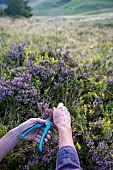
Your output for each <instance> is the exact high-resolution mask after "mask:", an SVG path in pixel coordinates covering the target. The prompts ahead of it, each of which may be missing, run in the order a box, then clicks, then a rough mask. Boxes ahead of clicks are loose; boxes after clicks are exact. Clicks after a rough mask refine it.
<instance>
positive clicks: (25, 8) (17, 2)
mask: <svg viewBox="0 0 113 170" xmlns="http://www.w3.org/2000/svg"><path fill="white" fill-rule="evenodd" d="M5 5H6V7H4V8H2V7H1V8H0V16H10V17H26V18H29V17H31V16H32V9H31V7H30V6H29V5H28V1H24V0H7V1H6V4H5Z"/></svg>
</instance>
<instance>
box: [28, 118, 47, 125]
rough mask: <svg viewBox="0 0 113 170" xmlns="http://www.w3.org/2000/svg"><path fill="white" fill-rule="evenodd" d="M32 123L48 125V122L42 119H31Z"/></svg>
mask: <svg viewBox="0 0 113 170" xmlns="http://www.w3.org/2000/svg"><path fill="white" fill-rule="evenodd" d="M30 121H31V122H32V124H36V123H46V120H44V119H41V118H31V119H30Z"/></svg>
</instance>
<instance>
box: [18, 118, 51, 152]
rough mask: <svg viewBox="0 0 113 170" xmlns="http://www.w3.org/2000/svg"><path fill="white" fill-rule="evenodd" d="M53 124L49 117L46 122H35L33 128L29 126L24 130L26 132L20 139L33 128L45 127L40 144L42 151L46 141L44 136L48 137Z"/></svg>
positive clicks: (39, 147)
mask: <svg viewBox="0 0 113 170" xmlns="http://www.w3.org/2000/svg"><path fill="white" fill-rule="evenodd" d="M51 125H52V122H51V119H50V118H48V119H47V120H46V123H37V124H35V125H34V126H32V127H31V128H29V129H27V130H26V131H24V132H23V133H22V134H21V135H20V136H19V138H20V139H23V138H24V137H25V136H26V135H27V134H28V133H30V132H32V131H33V130H35V129H38V128H40V127H44V131H43V134H42V136H41V139H40V143H39V146H38V149H39V151H40V152H42V145H43V141H44V138H45V137H46V135H47V133H48V131H49V130H50V128H51Z"/></svg>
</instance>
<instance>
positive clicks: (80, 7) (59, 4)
mask: <svg viewBox="0 0 113 170" xmlns="http://www.w3.org/2000/svg"><path fill="white" fill-rule="evenodd" d="M29 4H30V5H31V6H32V8H33V12H34V14H35V15H60V14H61V15H67V14H78V13H89V12H94V11H95V12H99V11H100V12H101V10H111V11H113V0H54V1H53V0H29Z"/></svg>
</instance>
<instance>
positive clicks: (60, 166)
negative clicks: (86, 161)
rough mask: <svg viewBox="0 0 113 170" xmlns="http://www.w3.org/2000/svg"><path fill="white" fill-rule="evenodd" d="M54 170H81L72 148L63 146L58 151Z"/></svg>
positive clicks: (74, 150) (75, 152)
mask: <svg viewBox="0 0 113 170" xmlns="http://www.w3.org/2000/svg"><path fill="white" fill-rule="evenodd" d="M56 170H82V168H81V167H80V162H79V157H78V154H77V151H76V149H75V148H74V147H72V146H65V147H62V148H61V149H60V150H59V152H58V154H57V161H56Z"/></svg>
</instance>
